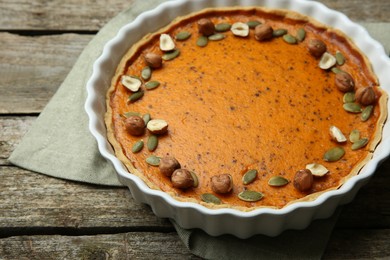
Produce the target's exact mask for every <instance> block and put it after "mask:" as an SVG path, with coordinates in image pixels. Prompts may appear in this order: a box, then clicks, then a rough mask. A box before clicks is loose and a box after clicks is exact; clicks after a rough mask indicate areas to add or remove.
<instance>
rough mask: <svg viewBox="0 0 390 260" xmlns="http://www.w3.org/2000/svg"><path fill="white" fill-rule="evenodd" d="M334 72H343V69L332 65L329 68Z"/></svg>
mask: <svg viewBox="0 0 390 260" xmlns="http://www.w3.org/2000/svg"><path fill="white" fill-rule="evenodd" d="M330 70H331V71H332V72H333V73H334V74H337V73H340V72H344V71H343V70H341V69H339V68H337V67H333V68H331V69H330Z"/></svg>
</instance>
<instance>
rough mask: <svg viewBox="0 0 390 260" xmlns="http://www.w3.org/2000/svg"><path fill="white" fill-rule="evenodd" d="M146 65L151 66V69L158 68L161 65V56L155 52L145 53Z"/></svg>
mask: <svg viewBox="0 0 390 260" xmlns="http://www.w3.org/2000/svg"><path fill="white" fill-rule="evenodd" d="M144 59H145V62H146V65H148V66H149V67H151V68H152V69H158V68H161V66H162V57H161V55H158V54H155V53H147V54H145V56H144Z"/></svg>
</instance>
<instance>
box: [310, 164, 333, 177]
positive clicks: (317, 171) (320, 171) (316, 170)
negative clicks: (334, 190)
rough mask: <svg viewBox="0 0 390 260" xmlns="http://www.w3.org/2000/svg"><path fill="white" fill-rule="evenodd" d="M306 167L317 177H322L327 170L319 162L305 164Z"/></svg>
mask: <svg viewBox="0 0 390 260" xmlns="http://www.w3.org/2000/svg"><path fill="white" fill-rule="evenodd" d="M306 169H308V170H309V171H310V172H311V174H313V175H314V176H317V177H322V176H324V175H325V174H327V173H328V172H329V170H328V169H326V167H325V166H323V165H322V164H319V163H310V164H307V165H306Z"/></svg>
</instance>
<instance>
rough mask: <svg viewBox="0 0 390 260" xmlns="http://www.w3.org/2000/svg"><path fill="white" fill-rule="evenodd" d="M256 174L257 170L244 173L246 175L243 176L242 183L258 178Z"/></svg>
mask: <svg viewBox="0 0 390 260" xmlns="http://www.w3.org/2000/svg"><path fill="white" fill-rule="evenodd" d="M256 176H257V170H254V169H252V170H249V171H247V172H246V173H245V174H244V176H242V183H244V185H247V184H249V183H252V182H253V181H254V180H255V179H256Z"/></svg>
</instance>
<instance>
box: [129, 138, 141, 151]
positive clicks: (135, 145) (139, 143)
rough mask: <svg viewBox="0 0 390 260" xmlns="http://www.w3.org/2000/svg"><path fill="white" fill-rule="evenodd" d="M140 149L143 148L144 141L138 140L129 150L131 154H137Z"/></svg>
mask: <svg viewBox="0 0 390 260" xmlns="http://www.w3.org/2000/svg"><path fill="white" fill-rule="evenodd" d="M142 148H144V141H142V140H139V141H138V142H136V143H135V144H134V145H133V147H132V148H131V151H132V152H133V153H138V152H140V151H141V150H142Z"/></svg>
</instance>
